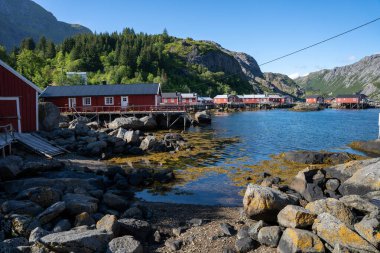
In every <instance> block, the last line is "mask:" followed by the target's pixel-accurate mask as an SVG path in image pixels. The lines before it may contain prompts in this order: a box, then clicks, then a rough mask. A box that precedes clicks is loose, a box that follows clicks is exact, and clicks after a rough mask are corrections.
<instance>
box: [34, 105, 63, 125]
mask: <svg viewBox="0 0 380 253" xmlns="http://www.w3.org/2000/svg"><path fill="white" fill-rule="evenodd" d="M60 115H61V114H60V112H59V108H58V107H57V106H55V105H54V104H53V103H50V102H41V103H39V104H38V117H39V122H40V124H39V126H40V130H44V131H52V130H53V129H55V128H58V126H59V121H60Z"/></svg>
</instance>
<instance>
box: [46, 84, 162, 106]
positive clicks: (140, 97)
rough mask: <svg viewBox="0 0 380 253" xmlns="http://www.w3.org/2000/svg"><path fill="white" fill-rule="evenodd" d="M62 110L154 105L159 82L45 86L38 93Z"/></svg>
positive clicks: (157, 102)
mask: <svg viewBox="0 0 380 253" xmlns="http://www.w3.org/2000/svg"><path fill="white" fill-rule="evenodd" d="M40 98H41V99H43V100H44V101H47V102H52V103H54V104H55V105H56V106H58V107H60V108H61V111H62V110H67V109H68V108H75V109H76V110H77V111H97V112H102V111H118V110H122V109H123V108H128V107H132V106H134V107H135V108H138V107H139V106H157V105H159V104H160V102H161V87H160V84H115V85H76V86H49V87H47V88H46V89H45V90H44V91H43V92H42V94H41V96H40Z"/></svg>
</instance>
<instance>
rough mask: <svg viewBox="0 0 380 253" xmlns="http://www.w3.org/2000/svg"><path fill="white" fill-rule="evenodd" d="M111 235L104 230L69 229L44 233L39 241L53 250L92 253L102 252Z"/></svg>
mask: <svg viewBox="0 0 380 253" xmlns="http://www.w3.org/2000/svg"><path fill="white" fill-rule="evenodd" d="M112 237H113V235H112V233H111V232H107V231H105V230H99V229H96V230H84V231H81V230H70V231H66V232H59V233H52V234H49V235H46V236H44V237H42V238H41V239H40V242H41V243H42V244H43V245H44V246H45V247H47V248H48V249H50V250H52V251H55V252H67V253H69V252H84V253H92V252H104V251H105V249H106V248H107V245H108V242H109V241H110V240H111V239H112Z"/></svg>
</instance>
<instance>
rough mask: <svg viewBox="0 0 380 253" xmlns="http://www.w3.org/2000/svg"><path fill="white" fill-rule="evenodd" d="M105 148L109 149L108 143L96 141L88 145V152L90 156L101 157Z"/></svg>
mask: <svg viewBox="0 0 380 253" xmlns="http://www.w3.org/2000/svg"><path fill="white" fill-rule="evenodd" d="M105 148H107V142H105V141H95V142H91V143H89V144H87V146H86V151H87V153H88V154H89V155H99V154H101V152H102V151H103V150H105Z"/></svg>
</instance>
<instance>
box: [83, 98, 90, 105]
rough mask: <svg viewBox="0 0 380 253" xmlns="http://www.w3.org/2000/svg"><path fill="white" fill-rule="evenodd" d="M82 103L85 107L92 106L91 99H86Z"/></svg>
mask: <svg viewBox="0 0 380 253" xmlns="http://www.w3.org/2000/svg"><path fill="white" fill-rule="evenodd" d="M82 102H83V106H86V105H91V97H84V98H83V100H82Z"/></svg>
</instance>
